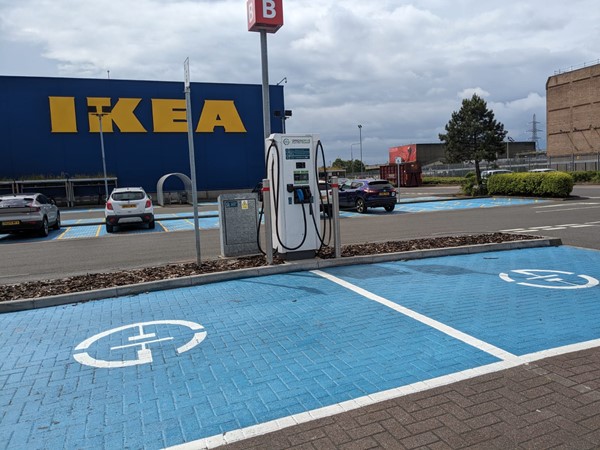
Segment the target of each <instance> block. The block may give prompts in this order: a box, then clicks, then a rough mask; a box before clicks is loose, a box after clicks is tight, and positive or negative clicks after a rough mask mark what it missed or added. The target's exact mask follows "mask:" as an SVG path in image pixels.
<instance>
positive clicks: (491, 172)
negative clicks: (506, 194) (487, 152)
mask: <svg viewBox="0 0 600 450" xmlns="http://www.w3.org/2000/svg"><path fill="white" fill-rule="evenodd" d="M503 173H513V171H512V170H506V169H492V170H484V171H483V172H481V178H482V179H484V180H485V179H487V178H489V177H491V176H492V175H502V174H503Z"/></svg>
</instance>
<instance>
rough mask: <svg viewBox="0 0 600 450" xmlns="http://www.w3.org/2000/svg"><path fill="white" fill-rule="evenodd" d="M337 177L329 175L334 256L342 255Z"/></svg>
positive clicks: (339, 256)
mask: <svg viewBox="0 0 600 450" xmlns="http://www.w3.org/2000/svg"><path fill="white" fill-rule="evenodd" d="M338 192H339V185H338V177H331V203H332V206H331V207H332V212H331V215H332V216H333V217H332V219H333V247H334V252H335V257H336V258H341V256H342V240H341V236H340V199H339V194H338Z"/></svg>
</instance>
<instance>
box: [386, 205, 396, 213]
mask: <svg viewBox="0 0 600 450" xmlns="http://www.w3.org/2000/svg"><path fill="white" fill-rule="evenodd" d="M395 207H396V205H385V206H384V208H385V210H386V211H387V212H392V211H393V210H394V208H395Z"/></svg>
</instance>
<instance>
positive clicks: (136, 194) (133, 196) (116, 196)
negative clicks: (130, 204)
mask: <svg viewBox="0 0 600 450" xmlns="http://www.w3.org/2000/svg"><path fill="white" fill-rule="evenodd" d="M112 198H113V200H116V201H118V202H122V201H128V200H142V199H143V198H144V193H143V192H140V191H130V192H115V193H113V195H112Z"/></svg>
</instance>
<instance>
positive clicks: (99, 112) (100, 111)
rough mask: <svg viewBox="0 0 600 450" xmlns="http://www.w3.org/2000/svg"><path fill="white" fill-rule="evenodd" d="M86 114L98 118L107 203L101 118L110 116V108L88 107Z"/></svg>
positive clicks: (106, 193) (106, 191) (106, 194)
mask: <svg viewBox="0 0 600 450" xmlns="http://www.w3.org/2000/svg"><path fill="white" fill-rule="evenodd" d="M88 113H90V114H92V115H94V116H96V117H97V118H98V124H99V127H100V151H101V152H102V171H103V174H104V201H108V179H107V177H106V158H105V157H104V133H103V131H102V117H103V116H106V115H108V114H110V106H96V107H94V106H88Z"/></svg>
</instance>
